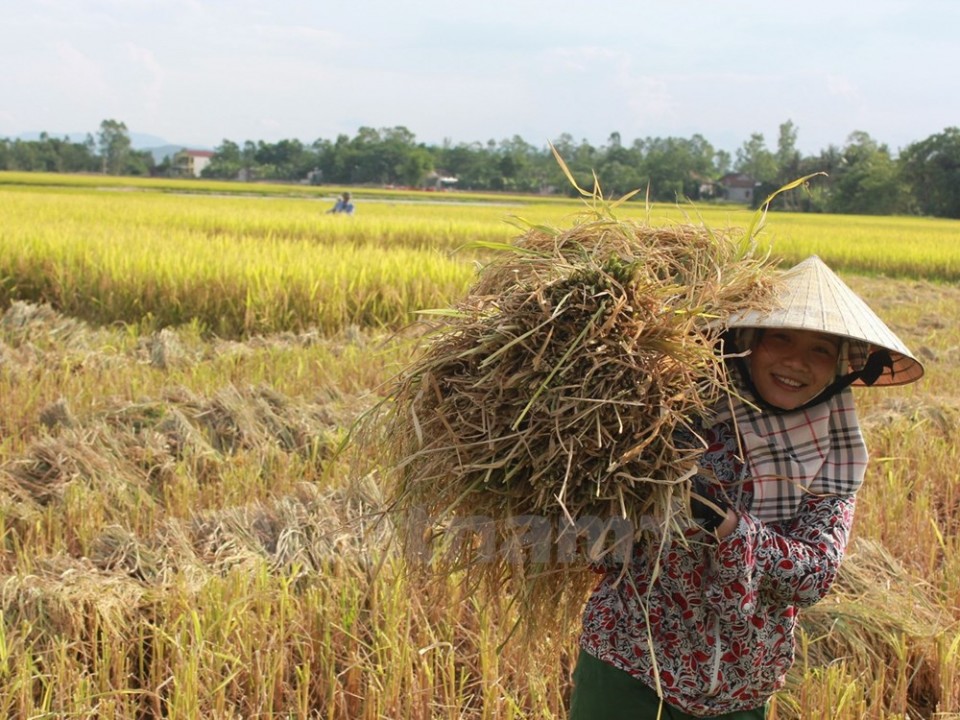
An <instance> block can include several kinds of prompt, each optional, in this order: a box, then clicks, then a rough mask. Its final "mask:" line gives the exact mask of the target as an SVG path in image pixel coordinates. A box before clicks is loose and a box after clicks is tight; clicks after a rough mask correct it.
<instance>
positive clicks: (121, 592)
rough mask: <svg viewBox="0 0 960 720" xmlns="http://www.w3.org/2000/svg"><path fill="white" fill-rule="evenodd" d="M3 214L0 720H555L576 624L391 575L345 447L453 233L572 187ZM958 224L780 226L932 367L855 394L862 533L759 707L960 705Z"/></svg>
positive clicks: (548, 213)
mask: <svg viewBox="0 0 960 720" xmlns="http://www.w3.org/2000/svg"><path fill="white" fill-rule="evenodd" d="M0 203H2V213H0V287H2V289H3V290H2V292H3V294H2V295H0V313H2V314H0V399H2V405H3V408H4V412H3V413H2V414H0V539H2V542H3V547H4V553H3V556H2V565H0V587H2V588H3V590H4V592H3V613H4V623H3V624H2V626H0V715H3V716H5V717H72V716H77V717H113V718H118V719H119V720H126V719H130V720H132V719H133V718H159V717H165V718H192V717H198V716H209V717H218V718H239V717H284V718H320V717H322V718H371V719H372V718H383V717H409V718H416V719H419V718H430V719H431V720H433V719H434V718H450V720H454V719H455V718H456V719H458V720H459V719H461V718H478V719H479V718H483V719H485V720H486V719H489V720H501V719H504V720H506V719H508V718H509V719H517V718H531V719H533V718H537V719H538V720H539V719H540V718H560V717H564V715H565V711H564V707H565V703H566V701H567V697H568V693H569V689H570V678H569V672H570V669H571V665H572V662H573V657H574V651H575V638H576V634H577V619H576V618H560V617H553V616H551V617H549V618H545V619H544V627H543V632H542V634H541V635H540V637H539V638H538V642H537V643H536V644H533V645H530V644H525V643H518V642H515V638H513V639H510V640H509V641H508V638H509V635H510V630H511V628H512V626H513V622H514V620H515V619H516V617H517V612H516V608H514V607H511V605H510V598H509V597H500V596H495V597H491V596H489V595H485V594H482V593H481V594H478V595H475V596H473V597H466V596H464V595H463V593H462V588H461V587H460V586H459V585H458V584H457V583H456V582H448V581H445V580H441V579H438V578H435V577H432V578H431V577H427V578H419V579H418V578H415V577H410V576H408V575H406V574H405V573H404V572H403V562H402V558H400V557H398V556H397V555H396V553H395V552H394V550H393V547H392V545H390V544H389V543H388V540H389V527H388V526H387V527H384V526H383V525H377V524H375V523H374V522H372V521H373V519H374V517H375V516H376V511H377V509H378V508H379V504H380V502H381V495H380V493H381V488H380V487H379V485H378V483H377V479H378V475H377V473H376V472H375V469H373V470H371V468H370V467H369V466H367V465H366V464H365V459H364V458H362V457H360V458H357V457H350V456H348V455H337V454H335V452H334V450H335V449H336V448H337V447H338V446H339V443H340V442H341V441H342V440H343V438H344V437H345V435H346V433H347V431H348V429H349V428H350V426H351V423H352V422H353V421H354V420H355V419H356V418H357V417H358V416H360V415H361V414H362V413H363V412H365V410H366V409H367V408H369V407H370V406H371V404H372V403H374V402H375V401H376V400H377V399H378V398H379V397H381V396H382V394H383V392H384V383H386V382H387V381H388V379H389V378H390V377H392V375H393V374H394V372H395V371H396V370H397V368H398V367H400V366H402V365H403V364H405V362H406V361H407V360H408V359H409V356H410V352H411V346H410V344H409V341H407V340H404V339H403V338H402V337H400V336H397V335H393V334H384V333H382V332H381V331H380V328H392V327H396V326H397V325H399V324H402V323H404V322H406V321H407V320H409V318H410V317H412V316H413V313H414V312H415V311H416V310H419V309H422V308H424V307H440V306H445V305H447V304H449V302H451V301H452V299H453V298H455V297H457V295H458V294H459V293H460V292H462V289H463V288H464V287H465V286H466V284H467V283H469V282H470V280H471V279H472V277H473V261H474V260H476V259H479V258H480V257H481V252H484V251H480V250H470V251H464V252H453V251H454V250H455V249H456V248H458V247H459V246H460V245H462V244H463V243H464V242H465V241H466V240H474V241H481V242H482V243H488V244H496V243H498V242H502V241H503V240H505V239H509V238H511V237H513V236H514V235H516V234H518V231H517V230H516V228H514V227H513V226H511V225H509V224H508V223H506V222H504V218H505V217H506V216H507V215H510V214H520V215H523V216H525V217H526V218H528V219H529V220H530V221H531V222H535V223H549V224H564V223H565V222H567V221H568V220H569V218H570V216H571V214H572V213H574V212H576V211H577V209H578V207H579V206H578V205H577V204H576V203H571V204H567V205H563V204H556V203H554V204H546V203H545V204H543V205H529V204H528V205H520V204H517V205H515V206H509V205H498V206H475V205H463V206H458V207H454V206H442V207H441V206H435V205H424V204H420V205H413V204H407V203H401V202H399V201H398V202H395V203H393V204H392V205H391V204H390V203H373V202H369V203H361V204H360V206H359V209H358V215H357V216H356V217H353V218H335V217H332V216H324V215H323V214H322V213H323V210H325V209H326V203H325V202H318V201H317V200H311V199H294V198H271V199H261V198H236V197H233V198H226V197H214V196H200V195H189V196H187V195H182V196H181V195H171V194H159V193H151V192H115V191H102V190H93V189H66V190H64V189H43V190H37V189H36V188H12V187H8V188H7V189H0ZM655 210H656V211H657V214H658V215H659V214H660V213H661V208H656V209H655ZM630 212H635V211H634V210H630ZM636 212H640V211H636ZM698 212H702V214H703V216H704V218H705V220H706V221H707V222H708V223H709V224H720V225H723V224H735V225H741V226H742V225H744V224H746V222H747V221H748V219H749V214H748V213H746V212H745V211H740V210H736V209H730V208H708V209H706V210H699V211H698ZM662 214H663V217H664V221H668V220H669V218H675V217H680V213H679V211H676V210H675V209H671V208H664V209H662ZM426 216H429V217H426ZM874 223H876V225H875V226H874ZM956 230H957V226H956V224H955V223H941V222H925V221H918V220H909V221H901V220H899V219H882V220H880V219H858V218H849V219H848V218H816V217H799V216H781V215H777V216H775V217H772V218H771V219H770V227H769V230H768V235H767V238H768V240H770V241H771V242H773V243H774V245H775V248H776V250H777V253H778V254H780V255H783V256H785V257H786V258H787V260H788V261H789V260H790V259H792V258H794V257H795V258H797V259H799V258H800V257H803V256H805V255H806V254H809V253H810V252H818V253H819V254H820V255H821V256H822V257H824V258H826V259H828V261H830V260H829V258H830V255H829V254H828V252H836V253H846V254H848V255H850V257H851V260H850V262H851V263H860V265H855V267H859V268H860V271H861V272H869V273H870V276H859V275H852V274H850V273H849V272H847V273H844V278H845V279H846V280H848V282H849V283H850V284H851V286H852V287H853V288H854V289H855V290H857V291H858V292H859V293H860V294H861V295H862V296H863V297H865V298H866V299H867V300H868V302H869V303H870V304H871V306H872V307H874V308H876V309H877V310H878V312H879V313H880V314H881V315H882V316H883V317H884V318H885V319H887V321H888V322H889V324H890V325H891V326H892V327H893V329H894V330H895V331H896V332H897V333H898V334H899V335H900V336H901V337H902V338H903V339H904V340H905V341H906V342H907V344H908V345H909V346H910V347H911V348H913V349H914V350H915V351H916V352H917V353H918V354H919V355H920V357H921V359H923V361H924V363H925V364H926V367H927V371H928V375H927V377H926V378H925V380H924V381H923V382H921V383H920V384H918V385H917V386H909V387H906V388H890V389H886V390H870V391H863V392H858V396H857V401H858V406H859V408H860V410H861V417H862V418H863V424H864V427H865V432H866V434H867V440H868V445H869V447H870V449H871V454H872V462H871V465H870V467H869V474H868V478H867V480H866V483H865V487H864V489H863V491H862V494H861V500H860V503H859V508H858V519H857V522H856V525H855V535H856V537H855V540H854V542H853V544H852V549H851V554H850V556H849V558H848V560H847V562H846V563H845V565H844V570H843V574H842V576H841V578H840V581H839V583H838V586H837V587H836V589H835V591H834V592H833V593H832V595H831V596H830V597H829V598H828V599H827V600H825V601H824V602H823V603H821V604H820V605H818V606H816V607H815V608H812V609H810V610H809V611H805V612H804V615H803V623H804V635H803V636H802V638H801V645H800V648H799V655H800V657H799V662H798V664H797V666H796V667H795V669H794V671H793V672H792V673H791V675H790V678H789V685H788V688H787V691H786V692H784V693H782V694H781V695H779V696H778V698H777V700H776V703H775V705H774V707H773V708H772V713H771V716H772V717H776V718H781V719H786V720H794V719H800V718H810V717H820V716H821V715H822V714H823V713H824V711H825V708H829V709H830V711H829V714H830V716H831V717H833V718H836V720H853V719H855V718H856V719H859V718H895V717H896V718H902V719H904V718H907V717H910V718H919V717H934V714H935V713H939V714H937V715H936V716H937V717H939V718H949V717H960V632H958V627H960V625H958V623H957V621H958V619H960V605H958V601H957V598H960V548H958V547H957V543H958V539H957V538H958V537H960V534H958V532H957V531H958V528H960V482H958V479H957V473H956V467H957V464H958V462H960V458H958V457H957V452H958V449H957V447H958V446H957V443H956V432H957V428H958V427H960V425H958V421H960V409H958V408H960V386H958V378H960V353H958V350H957V348H958V347H960V333H958V331H957V329H956V328H958V327H960V316H958V312H960V311H958V308H960V289H958V288H957V287H956V286H954V285H952V284H939V282H938V283H934V282H931V280H938V281H942V280H945V279H949V278H947V277H946V273H944V272H943V268H945V267H949V263H950V262H954V260H952V259H950V257H951V256H950V252H956V251H955V250H954V249H952V247H946V248H944V247H941V246H951V244H952V245H955V244H956V243H955V234H956ZM338 233H342V235H338ZM821 237H824V238H833V239H834V241H833V242H832V243H830V244H827V245H825V246H824V247H822V248H820V247H818V246H816V245H815V244H814V243H815V242H816V239H817V238H821ZM804 238H806V239H805V240H804ZM836 238H843V239H844V241H843V242H840V241H837V240H836ZM847 238H849V239H850V240H849V242H850V247H852V248H856V249H855V250H851V249H850V248H848V247H847V245H848V243H847V240H846V239H847ZM896 249H899V250H898V251H899V253H900V254H897V252H895V250H896ZM788 250H789V251H788ZM908 250H911V251H912V252H913V253H914V255H913V258H914V259H913V260H912V261H909V262H908V261H907V260H905V258H908V254H907V251H908ZM791 253H795V254H791ZM341 255H342V256H343V257H342V258H340V257H339V256H341ZM908 259H909V258H908ZM897 263H900V264H899V265H898V264H897ZM911 263H912V265H913V266H914V267H916V268H919V271H917V272H916V274H914V273H913V272H912V271H910V272H908V271H907V270H909V269H910V267H911ZM832 264H834V265H836V263H835V262H833V263H832ZM436 268H443V269H442V270H437V269H436ZM334 269H336V272H334ZM842 269H843V268H841V270H842ZM328 273H329V275H328ZM338 274H339V275H338ZM882 275H887V276H898V275H899V276H901V277H902V278H904V279H901V280H898V281H893V280H890V279H889V278H884V277H881V276H882ZM50 277H53V278H55V282H51V281H50V280H49V278H50ZM336 277H340V278H341V280H340V281H339V282H340V284H338V283H337V282H335V281H333V280H330V278H336ZM418 277H419V280H418ZM91 278H93V279H91ZM185 278H186V279H185ZM418 282H419V283H420V284H419V285H418V284H417V283H418ZM44 283H47V284H44ZM312 285H316V290H315V293H314V295H312V296H311V295H310V294H309V293H308V292H307V291H306V290H305V289H304V288H309V287H310V286H312ZM418 288H419V289H418ZM39 289H42V291H43V292H39ZM377 293H379V295H378V294H377ZM364 297H365V298H368V300H367V301H366V307H367V309H368V311H369V312H367V313H363V312H360V311H359V310H358V308H359V307H361V305H362V303H363V301H362V300H360V299H358V298H364ZM16 298H21V299H25V300H49V301H54V302H56V304H57V306H58V308H61V309H58V310H54V309H51V308H49V307H42V306H40V305H37V304H33V303H24V302H14V300H15V299H16ZM138 298H139V300H138ZM285 298H286V300H284V299H285ZM370 298H379V300H377V301H376V302H375V301H374V300H371V299H370ZM135 302H139V303H140V305H133V308H132V310H131V309H130V308H129V307H128V305H129V304H130V303H135ZM284 303H286V304H284ZM145 308H148V309H146V310H145ZM248 308H249V309H250V310H249V312H248ZM277 308H282V311H281V310H278V309H277ZM199 310H204V313H205V314H203V313H200V312H199ZM163 313H166V314H163ZM325 313H326V314H325ZM84 317H86V318H89V319H91V320H94V321H95V324H92V325H91V324H87V323H85V322H81V321H79V320H78V319H77V318H84ZM221 318H227V320H224V319H221ZM168 326H171V327H168Z"/></svg>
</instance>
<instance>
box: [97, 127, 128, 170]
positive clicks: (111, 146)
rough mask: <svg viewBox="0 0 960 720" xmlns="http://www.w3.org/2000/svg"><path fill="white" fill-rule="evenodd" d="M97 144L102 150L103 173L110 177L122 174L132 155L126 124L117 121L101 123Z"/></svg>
mask: <svg viewBox="0 0 960 720" xmlns="http://www.w3.org/2000/svg"><path fill="white" fill-rule="evenodd" d="M97 143H98V146H99V149H100V161H101V172H103V173H104V174H108V175H119V174H121V173H122V172H123V170H124V168H125V167H126V163H127V159H128V158H127V156H128V155H129V154H130V135H129V133H128V132H127V126H126V124H125V123H123V122H118V121H117V120H104V121H103V122H101V123H100V132H99V133H98V135H97Z"/></svg>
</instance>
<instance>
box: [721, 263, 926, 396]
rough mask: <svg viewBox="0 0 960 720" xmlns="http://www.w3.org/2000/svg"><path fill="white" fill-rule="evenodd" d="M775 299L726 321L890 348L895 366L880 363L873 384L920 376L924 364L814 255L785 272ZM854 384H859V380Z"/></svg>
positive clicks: (898, 382) (900, 382) (899, 382)
mask: <svg viewBox="0 0 960 720" xmlns="http://www.w3.org/2000/svg"><path fill="white" fill-rule="evenodd" d="M777 304H778V306H779V307H777V309H775V310H771V311H768V312H759V311H748V312H744V313H741V314H739V315H735V316H734V317H733V318H732V319H731V320H730V321H729V322H728V323H727V325H728V327H730V328H791V329H794V330H812V331H814V332H824V333H830V334H831V335H838V336H840V337H843V338H848V339H851V340H859V341H862V342H865V343H868V344H869V345H870V346H872V349H880V348H883V349H885V350H888V351H889V352H890V357H891V359H892V360H893V366H892V367H887V368H884V371H883V374H882V375H881V376H880V377H879V378H878V379H877V381H876V382H874V383H873V384H874V385H904V384H906V383H910V382H913V381H914V380H919V379H920V377H921V376H922V375H923V365H921V364H920V362H919V361H918V360H917V359H916V358H915V357H914V356H913V354H912V353H911V352H910V351H909V350H908V349H907V346H906V345H904V344H903V342H901V340H900V338H898V337H897V336H896V335H895V334H894V333H893V331H892V330H890V328H888V327H887V326H886V325H885V324H884V322H883V321H882V320H881V319H880V318H879V317H877V315H876V314H875V313H874V312H873V310H871V309H870V308H869V306H868V305H867V304H866V303H865V302H864V301H863V300H861V299H860V297H859V296H857V294H856V293H855V292H853V290H851V289H850V288H849V287H847V286H846V285H845V284H844V282H843V281H842V280H841V279H840V278H839V277H837V275H836V274H834V272H833V271H832V270H831V269H830V268H828V267H827V266H826V265H825V264H824V262H823V261H822V260H821V259H820V258H819V257H817V256H816V255H812V256H811V257H808V258H807V259H806V260H804V261H803V262H801V263H799V264H798V265H795V266H794V267H792V268H790V269H789V270H787V271H786V272H784V273H783V275H782V276H781V282H780V290H779V295H778V297H777ZM854 384H855V385H859V384H863V383H862V382H861V381H859V380H858V381H856V382H855V383H854Z"/></svg>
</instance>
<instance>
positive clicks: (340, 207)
mask: <svg viewBox="0 0 960 720" xmlns="http://www.w3.org/2000/svg"><path fill="white" fill-rule="evenodd" d="M330 213H334V214H337V213H346V214H347V215H353V202H352V201H351V200H350V193H348V192H345V193H343V195H341V196H340V197H339V198H338V199H337V202H336V204H335V205H334V206H333V207H332V208H330V209H329V210H327V214H328V215H329V214H330Z"/></svg>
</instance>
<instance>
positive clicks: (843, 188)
mask: <svg viewBox="0 0 960 720" xmlns="http://www.w3.org/2000/svg"><path fill="white" fill-rule="evenodd" d="M835 173H836V174H835V176H834V177H833V181H832V182H831V183H830V194H829V200H828V205H827V209H828V210H829V211H830V212H835V213H852V214H862V215H889V214H895V213H902V212H904V211H905V210H906V208H907V202H908V194H907V190H906V187H905V186H904V184H903V182H902V181H901V178H900V172H899V168H898V167H897V164H896V162H895V161H894V159H893V158H892V157H891V155H890V151H889V149H888V148H887V146H886V145H882V144H880V143H877V142H876V141H875V140H874V139H873V138H872V137H870V135H869V134H867V133H865V132H862V131H856V132H854V133H851V134H850V136H849V138H848V139H847V145H846V146H845V147H844V149H843V152H842V155H841V162H840V163H839V164H838V166H837V168H836V170H835Z"/></svg>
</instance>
